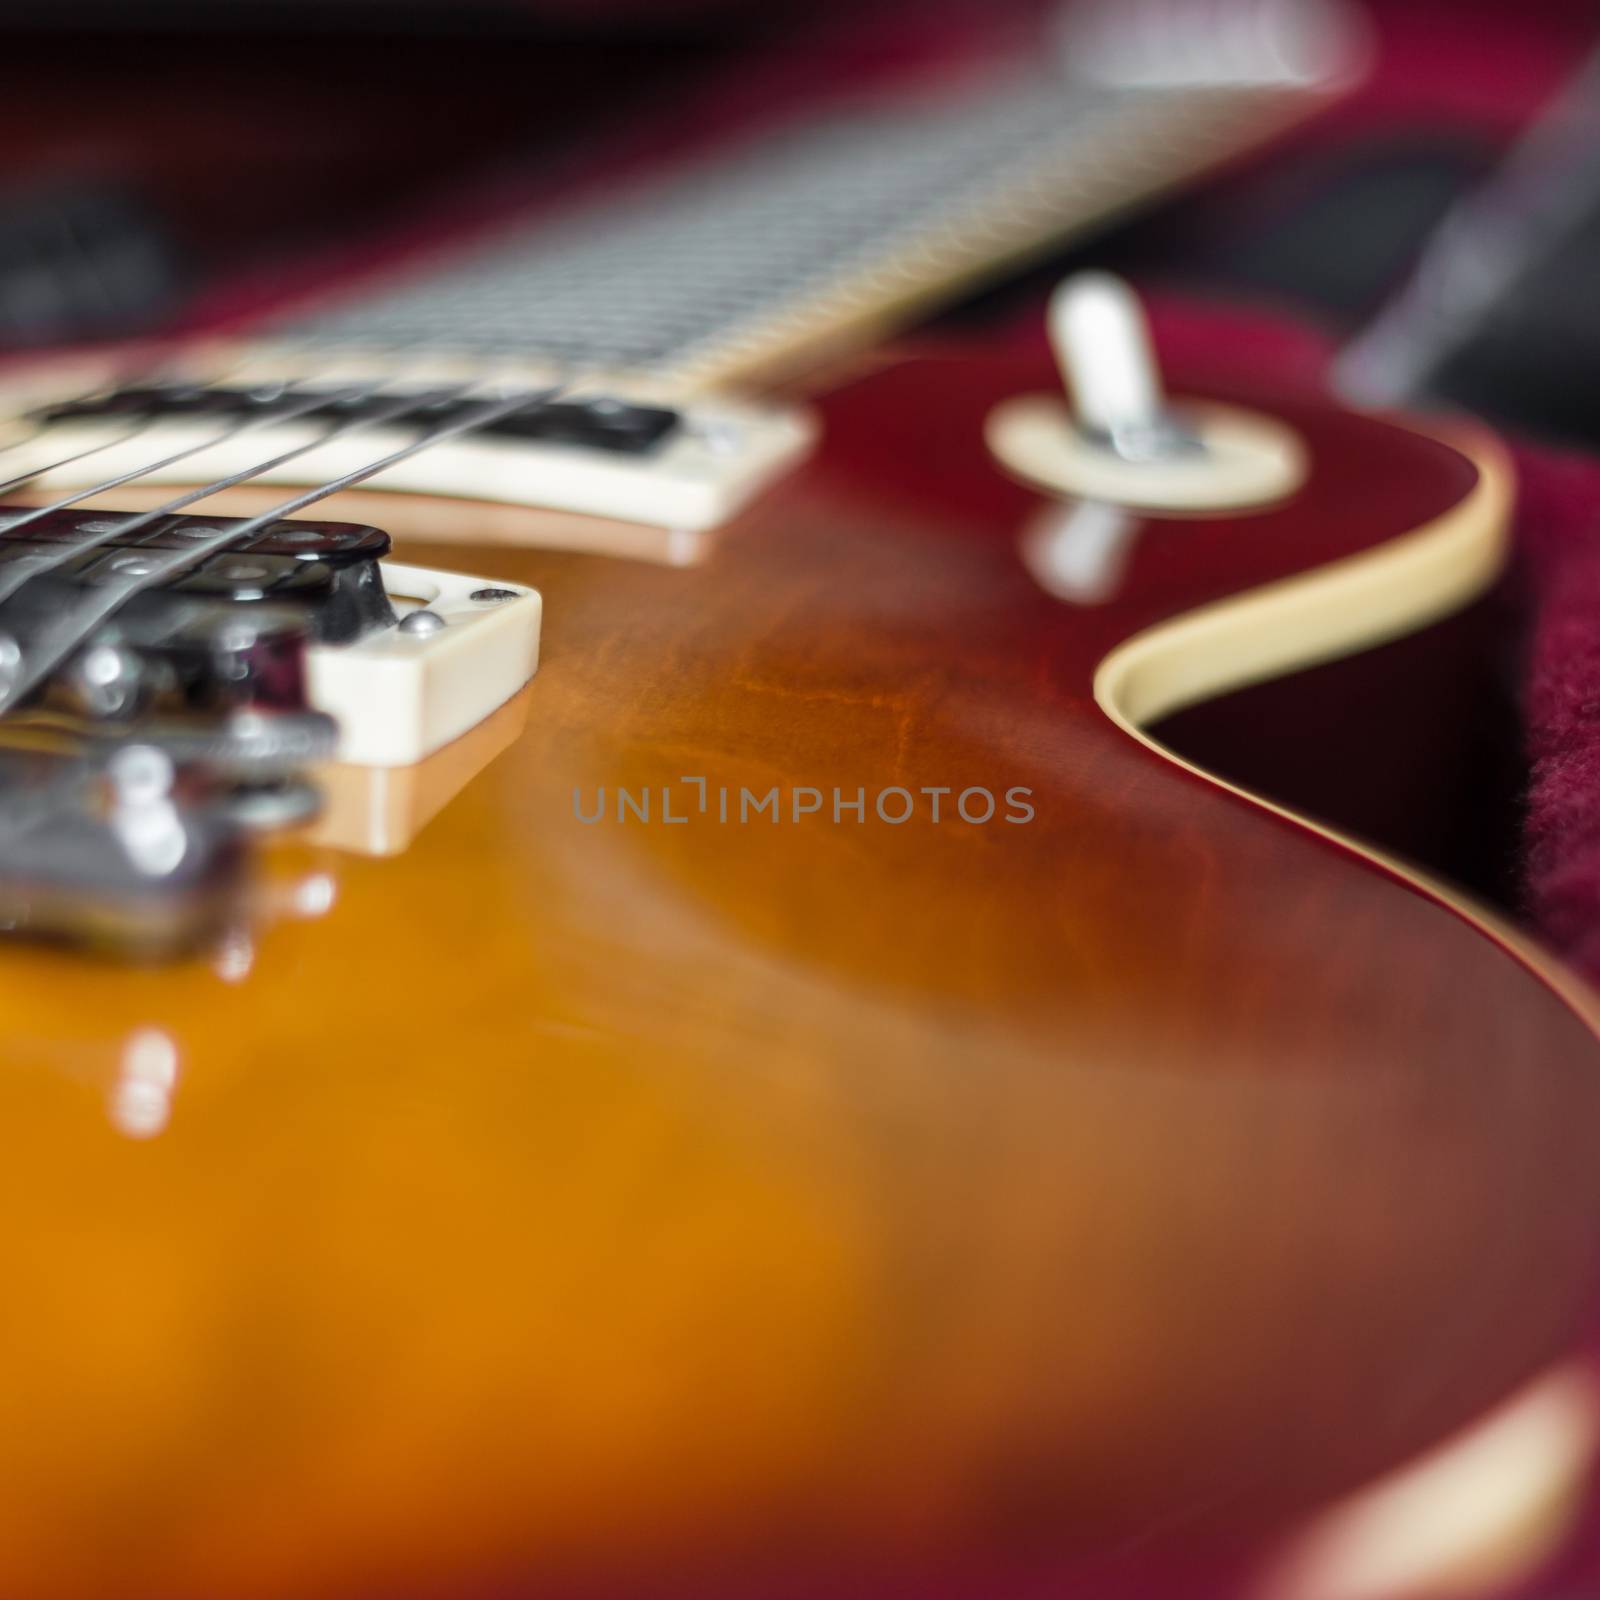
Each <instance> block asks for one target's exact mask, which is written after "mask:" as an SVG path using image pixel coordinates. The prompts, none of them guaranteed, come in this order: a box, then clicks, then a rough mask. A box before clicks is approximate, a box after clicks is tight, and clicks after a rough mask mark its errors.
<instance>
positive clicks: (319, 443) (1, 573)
mask: <svg viewBox="0 0 1600 1600" xmlns="http://www.w3.org/2000/svg"><path fill="white" fill-rule="evenodd" d="M471 387H472V385H471V384H461V385H457V386H456V388H455V389H453V390H437V391H431V392H427V393H424V394H415V393H408V394H406V395H403V396H400V397H398V398H397V399H396V400H395V401H394V402H393V403H392V404H391V405H388V406H384V407H380V408H379V409H378V410H377V411H374V412H364V413H361V414H359V415H356V416H352V417H346V418H343V419H342V420H340V421H337V422H334V423H332V424H330V425H329V426H328V427H327V428H325V429H323V430H322V432H320V433H319V434H318V435H317V436H316V438H314V439H311V440H309V441H308V442H306V443H303V444H298V445H295V446H294V447H293V448H291V449H288V450H284V451H282V452H280V453H279V454H278V455H275V456H271V457H269V458H268V459H266V460H265V461H257V462H254V463H252V464H251V465H250V466H248V467H243V468H241V469H240V470H239V471H237V472H233V473H229V474H228V475H227V476H225V477H222V478H217V479H214V480H213V481H212V482H210V483H206V484H202V485H201V486H200V487H199V488H198V489H191V490H189V491H187V492H186V493H184V494H180V495H176V496H174V497H173V498H172V499H170V500H167V501H164V502H163V503H162V504H161V505H158V506H154V507H152V508H151V509H150V510H148V511H136V512H128V513H113V514H111V515H110V516H109V517H108V518H107V521H106V524H105V525H103V526H100V527H97V528H95V529H93V530H90V531H87V532H85V533H84V534H83V536H82V537H81V538H78V539H71V540H67V541H64V542H63V543H62V544H60V545H58V546H55V547H53V548H51V549H50V550H49V551H38V552H33V551H30V552H28V553H26V554H24V555H21V556H19V557H16V558H14V559H13V560H12V561H10V562H8V563H7V564H6V566H5V567H4V568H0V604H3V603H4V602H5V601H6V600H9V599H10V598H11V596H12V595H14V594H15V593H16V592H17V590H18V589H20V588H21V587H22V585H23V584H24V583H26V582H28V580H29V579H31V578H36V577H38V576H40V575H41V574H43V573H47V572H53V571H55V570H57V569H59V568H60V567H62V566H64V565H66V563H68V562H69V561H73V560H76V559H77V558H78V557H79V556H81V555H87V554H88V553H89V552H90V551H92V550H95V549H98V548H100V547H101V546H103V545H106V544H109V543H110V542H111V541H112V540H113V539H118V538H123V537H126V536H127V535H128V534H130V533H137V532H138V531H140V530H141V529H143V528H146V527H148V526H150V524H152V523H153V522H156V521H158V520H159V519H160V518H161V517H164V516H170V515H171V514H172V513H173V512H175V511H181V510H182V509H183V508H184V507H185V506H189V505H193V504H194V503H195V502H196V501H197V500H203V499H205V498H206V497H207V496H209V495H213V494H220V493H221V492H222V491H223V490H224V489H232V488H235V487H236V486H237V485H239V484H241V483H246V482H248V481H249V480H250V479H251V478H257V477H260V476H261V474H262V473H264V472H270V471H272V469H273V468H274V467H280V466H282V465H283V464H284V463H285V462H286V461H292V460H294V459H295V457H297V456H303V455H307V454H309V453H310V452H311V451H313V450H320V449H322V448H323V447H324V446H325V445H327V444H330V443H332V442H333V441H334V440H336V439H339V438H341V437H343V436H344V435H346V434H350V433H355V432H357V431H359V430H361V429H363V428H375V427H381V426H382V425H384V424H385V423H393V422H396V421H399V420H401V419H403V418H404V417H405V416H406V415H407V414H408V413H410V412H413V411H419V410H422V409H424V408H425V407H427V406H430V405H434V404H437V403H439V402H440V401H441V400H448V399H454V398H457V397H459V396H460V395H461V394H462V393H463V392H465V391H467V390H470V389H471ZM373 392H374V390H373V389H372V388H371V387H368V388H366V389H365V390H364V391H362V392H361V393H360V395H359V396H358V398H360V399H363V400H364V399H370V398H371V395H372V393H373ZM326 403H330V401H329V398H328V396H326V395H323V396H321V397H318V399H317V400H316V402H315V403H314V404H312V405H311V406H309V407H295V408H292V409H290V410H288V411H283V412H278V413H275V414H274V417H273V418H272V420H273V421H277V422H283V421H286V420H291V419H293V418H294V417H295V416H298V415H303V414H304V413H305V411H307V410H315V409H316V408H317V405H320V404H326ZM254 425H256V424H252V426H254ZM259 425H261V426H265V425H266V424H265V423H264V422H262V423H260V424H259ZM240 431H242V430H235V431H234V432H233V433H230V434H228V435H226V437H228V438H237V437H238V436H239V432H240ZM207 448H209V446H207ZM159 465H160V464H158V465H157V466H152V467H149V468H147V469H146V471H147V472H152V471H156V470H158V467H159ZM113 487H114V485H113ZM97 492H98V491H97V490H96V489H92V488H91V489H86V490H83V491H82V492H81V493H80V494H78V495H76V496H74V497H73V499H72V500H69V501H68V502H67V503H68V504H72V503H74V501H76V500H83V499H86V498H88V497H89V496H90V495H92V494H95V493H97ZM58 509H60V503H59V502H57V503H56V504H52V505H50V506H45V507H40V508H38V509H36V510H34V511H30V512H29V513H27V514H26V515H24V516H21V517H19V518H17V519H16V520H14V521H12V522H9V523H7V524H5V525H4V526H3V527H0V536H3V537H5V538H10V537H12V536H14V535H15V534H16V532H17V530H18V529H19V528H25V527H27V526H28V525H29V524H31V523H34V522H36V521H38V520H39V518H40V517H41V516H43V515H45V514H46V513H47V512H49V511H54V510H58Z"/></svg>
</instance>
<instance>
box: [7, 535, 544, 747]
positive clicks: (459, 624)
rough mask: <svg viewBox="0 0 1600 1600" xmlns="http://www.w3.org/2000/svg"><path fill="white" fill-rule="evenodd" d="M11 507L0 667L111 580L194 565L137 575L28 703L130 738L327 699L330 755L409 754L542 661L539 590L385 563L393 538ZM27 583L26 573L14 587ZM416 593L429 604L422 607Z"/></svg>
mask: <svg viewBox="0 0 1600 1600" xmlns="http://www.w3.org/2000/svg"><path fill="white" fill-rule="evenodd" d="M249 526H250V529H251V530H252V531H249V532H248V533H246V534H245V536H244V537H242V538H241V539H240V540H239V542H238V543H237V544H229V545H227V546H226V548H222V549H216V548H214V547H215V546H216V545H217V543H218V540H219V537H220V538H221V539H223V540H224V541H225V540H226V535H227V531H228V529H229V528H231V527H238V528H241V529H243V528H245V527H246V523H245V520H244V519H242V518H228V517H200V516H163V517H160V518H156V519H153V520H149V519H145V518H142V517H137V516H134V515H131V514H119V513H111V512H105V511H84V510H63V511H52V512H48V513H45V514H42V515H41V514H39V513H37V512H35V511H32V510H30V509H29V508H27V507H21V506H13V507H0V594H5V591H6V590H7V589H11V588H13V587H14V590H15V592H13V593H10V594H9V595H6V597H5V598H4V599H0V670H3V669H4V668H5V666H6V663H7V662H8V661H12V662H26V661H27V659H28V657H29V652H30V650H31V649H32V648H33V647H34V645H35V643H36V641H38V640H40V639H41V638H42V637H43V636H44V635H45V632H46V630H47V629H49V628H51V627H54V626H58V625H59V623H60V619H61V618H62V616H63V615H65V614H67V613H68V612H69V611H70V608H71V607H72V606H73V605H74V604H81V603H83V602H84V601H85V600H86V599H92V596H93V592H94V591H95V590H96V589H97V588H100V587H102V586H110V585H128V584H130V583H132V584H135V585H136V584H137V582H138V580H139V579H140V578H141V577H142V576H143V572H144V570H145V569H151V570H152V571H153V570H154V569H155V564H156V562H157V561H158V560H159V561H160V562H161V563H162V564H163V566H165V565H167V564H169V563H170V562H171V559H172V556H173V555H174V554H175V553H180V552H182V551H183V550H185V549H187V548H197V549H198V548H199V547H201V546H202V545H203V546H204V547H205V549H204V550H203V551H202V552H201V553H199V554H197V556H196V558H195V559H194V561H193V562H192V563H186V564H182V565H181V567H180V568H179V570H178V571H176V572H174V573H170V574H168V575H167V576H165V577H163V578H162V579H161V581H159V582H152V584H151V585H150V586H149V587H147V588H135V589H134V591H133V592H132V593H130V594H129V595H128V597H127V599H126V601H125V602H124V603H122V604H121V605H120V606H119V607H118V609H117V610H116V611H115V612H114V614H113V615H112V616H110V617H109V618H108V619H107V620H106V621H104V622H102V623H100V624H99V625H98V626H96V627H94V628H93V629H92V630H91V631H90V632H89V633H87V634H86V636H85V638H84V640H83V642H82V644H81V646H79V647H78V648H77V649H76V650H75V651H74V652H73V653H72V655H71V656H70V657H69V658H67V659H66V660H64V661H63V662H62V664H61V667H60V668H59V669H58V670H57V671H55V672H53V673H51V674H50V675H49V676H48V678H47V679H46V680H45V682H44V683H43V684H42V685H41V686H40V687H39V688H38V689H37V690H36V691H35V692H34V693H33V694H32V695H30V696H29V697H27V699H26V700H25V701H24V702H23V709H25V710H32V711H34V712H44V713H47V714H51V715H55V716H67V717H69V718H73V719H76V720H79V721H81V722H84V723H86V724H87V725H88V726H89V728H90V731H100V732H104V733H109V734H115V735H118V736H122V735H123V734H124V733H125V731H126V730H127V729H128V728H129V727H131V726H133V725H135V724H139V725H143V724H144V723H145V722H147V721H148V720H149V719H152V718H154V719H156V720H157V722H159V723H163V724H168V725H170V726H169V729H168V731H169V732H173V733H175V734H181V724H183V723H185V722H192V721H193V720H195V719H202V720H203V719H212V718H215V717H217V716H223V715H228V714H231V713H235V712H240V711H243V712H254V713H294V712H298V711H304V710H306V709H311V710H315V711H320V712H325V713H327V714H329V715H331V716H332V717H334V718H335V719H336V721H337V722H338V724H339V738H338V747H337V754H338V757H339V758H340V759H342V760H346V761H352V762H356V763H360V764H363V765H375V766H400V765H405V764H408V763H409V762H412V761H417V760H420V759H421V758H422V757H423V756H425V755H427V754H429V753H430V752H431V751H433V750H435V749H437V748H438V747H439V746H440V745H442V744H445V743H447V742H448V741H449V740H451V739H453V738H455V737H456V736H457V735H458V734H460V733H462V732H464V731H465V730H466V729H467V728H469V727H471V726H472V725H473V724H474V723H475V722H478V721H480V720H481V719H482V718H483V717H485V716H487V715H488V714H489V713H490V712H491V711H493V710H494V709H495V707H496V706H498V705H500V704H502V703H503V702H504V701H505V700H507V699H508V698H510V696H511V695H512V694H514V693H515V692H516V691H517V690H518V689H519V688H521V687H522V685H523V684H524V683H525V682H526V681H527V680H528V678H529V677H531V676H532V674H533V671H534V668H535V666H536V664H537V661H538V641H539V621H540V604H539V597H538V595H537V593H536V592H535V591H533V590H531V589H527V588H525V587H522V586H519V585H515V584H505V583H501V582H498V581H490V580H487V579H481V578H471V577H462V576H459V575H457V574H452V573H440V572H432V571H429V570H426V569H421V568H414V567H400V566H396V565H394V564H393V563H390V562H386V561H384V560H382V558H383V557H384V556H386V555H387V554H388V552H389V548H390V541H389V536H388V535H387V534H386V533H383V532H382V531H381V530H379V529H377V528H370V527H360V526H355V525H352V524H347V523H338V522H298V521H293V522H291V521H284V522H275V523H271V524H269V525H267V526H266V527H264V528H256V527H255V525H254V524H250V525H249ZM18 580H25V581H21V582H20V583H19V581H18ZM419 602H420V604H419Z"/></svg>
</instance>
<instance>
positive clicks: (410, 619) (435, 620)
mask: <svg viewBox="0 0 1600 1600" xmlns="http://www.w3.org/2000/svg"><path fill="white" fill-rule="evenodd" d="M472 598H473V599H474V600H476V599H477V598H478V596H477V595H474V596H473V597H472ZM444 625H445V623H444V618H443V617H441V616H440V615H439V613H438V612H437V611H413V612H411V613H409V614H408V615H407V616H404V617H402V618H401V619H400V631H401V633H408V634H410V635H411V636H412V637H413V638H417V639H426V638H428V637H429V636H430V635H431V634H435V633H437V632H438V631H439V630H440V629H441V628H442V627H443V626H444Z"/></svg>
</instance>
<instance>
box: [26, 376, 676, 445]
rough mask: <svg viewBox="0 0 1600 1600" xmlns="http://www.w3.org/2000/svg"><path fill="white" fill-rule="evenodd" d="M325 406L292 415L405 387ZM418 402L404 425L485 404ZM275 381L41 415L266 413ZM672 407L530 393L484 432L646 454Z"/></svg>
mask: <svg viewBox="0 0 1600 1600" xmlns="http://www.w3.org/2000/svg"><path fill="white" fill-rule="evenodd" d="M315 393H316V390H315V389H302V388H297V389H296V390H295V392H294V399H295V403H296V406H297V407H298V406H299V405H300V404H303V403H304V402H305V401H306V400H309V399H310V398H311V397H312V396H313V395H315ZM327 394H328V398H327V404H326V405H324V406H320V407H316V408H314V409H312V410H310V411H307V412H304V413H301V416H300V418H299V419H297V420H303V421H312V422H343V421H346V420H351V419H359V418H362V417H368V416H373V415H376V414H377V413H378V412H380V411H389V410H392V409H393V407H394V406H395V405H396V404H397V403H398V402H399V401H401V400H403V399H404V398H405V391H404V390H403V389H390V388H384V389H383V390H382V391H381V392H377V393H374V394H371V395H367V396H363V397H361V398H359V399H341V398H339V396H338V392H337V391H336V390H329V391H328V392H327ZM416 401H417V404H416V408H415V409H414V410H411V411H408V412H406V414H405V417H404V425H405V426H407V427H415V428H436V427H440V426H443V425H445V424H448V423H454V422H459V421H461V420H463V419H464V418H466V417H469V416H470V415H471V414H472V413H473V411H474V410H481V409H482V407H483V398H482V396H469V397H467V398H457V399H448V398H441V399H435V400H430V399H429V398H428V393H427V391H425V390H418V391H417V392H416ZM284 403H285V402H284V394H283V390H282V389H281V387H279V386H271V387H263V388H258V389H241V388H228V387H218V388H212V387H209V386H203V385H177V384H174V385H169V386H164V387H143V388H126V389H118V390H115V391H114V392H112V393H110V394H107V395H100V396H95V397H92V398H90V399H86V400H76V401H73V402H72V403H70V404H68V405H60V406H55V407H52V408H50V409H48V410H46V411H44V412H43V413H41V414H40V415H41V417H42V420H43V421H46V422H52V423H60V422H77V421H84V420H93V419H97V418H102V417H118V418H121V417H126V418H130V419H133V420H138V419H142V418H148V419H151V420H156V421H159V420H163V419H168V418H173V417H219V418H220V417H240V418H243V417H247V416H250V415H251V414H253V413H260V414H263V415H264V414H266V413H267V412H270V411H271V410H272V409H273V408H274V407H279V408H281V407H282V406H283V405H284ZM681 422H682V418H681V417H680V416H679V414H678V413H677V412H676V411H671V410H668V409H667V408H665V407H663V406H646V405H638V404H635V403H633V402H631V401H627V400H620V399H617V398H616V397H615V396H612V395H596V396H593V397H591V398H574V399H569V400H541V399H538V398H536V397H533V396H530V398H529V401H528V404H527V406H526V407H524V408H523V409H522V410H520V411H513V412H511V413H510V414H509V415H508V416H504V417H500V418H498V419H496V420H495V421H494V422H492V423H489V424H487V425H486V426H485V427H484V428H483V429H482V430H481V431H482V432H483V434H484V435H485V436H486V437H488V438H501V439H522V440H527V441H530V442H538V443H543V444H564V445H575V446H579V447H581V448H583V449H587V450H604V451H608V452H611V453H613V454H617V455H630V456H647V455H650V454H652V453H653V452H654V451H656V450H658V449H660V448H661V446H662V445H663V444H664V443H665V442H666V440H667V439H669V438H670V437H671V436H672V435H673V434H674V433H675V432H676V431H677V429H678V428H679V426H680V425H681Z"/></svg>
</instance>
